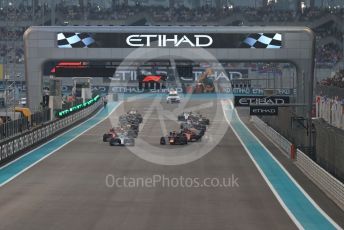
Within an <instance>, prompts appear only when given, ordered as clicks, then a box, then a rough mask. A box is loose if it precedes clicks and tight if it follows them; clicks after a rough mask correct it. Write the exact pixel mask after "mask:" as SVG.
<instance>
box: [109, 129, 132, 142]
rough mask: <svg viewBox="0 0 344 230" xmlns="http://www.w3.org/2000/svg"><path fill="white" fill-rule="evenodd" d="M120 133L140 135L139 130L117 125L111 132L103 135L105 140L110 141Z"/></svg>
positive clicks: (129, 135) (128, 135)
mask: <svg viewBox="0 0 344 230" xmlns="http://www.w3.org/2000/svg"><path fill="white" fill-rule="evenodd" d="M119 135H124V136H126V137H128V138H136V137H137V136H138V132H136V131H135V130H132V129H128V128H127V129H126V128H123V127H115V128H111V129H110V130H109V132H107V133H105V134H104V135H103V142H110V140H111V139H112V138H115V137H117V136H119Z"/></svg>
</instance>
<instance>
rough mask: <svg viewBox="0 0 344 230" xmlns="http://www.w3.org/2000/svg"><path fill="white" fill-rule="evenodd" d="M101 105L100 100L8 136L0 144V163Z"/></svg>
mask: <svg viewBox="0 0 344 230" xmlns="http://www.w3.org/2000/svg"><path fill="white" fill-rule="evenodd" d="M101 107H102V101H101V100H99V101H97V102H95V103H94V104H92V105H90V106H89V107H86V108H85V109H82V110H80V111H78V112H75V113H73V114H71V115H69V116H67V117H64V118H61V119H57V120H55V121H52V122H49V123H46V124H44V125H42V126H40V127H37V128H33V129H31V130H30V131H28V132H25V133H23V134H21V135H19V136H16V137H13V138H10V139H8V140H6V141H4V142H2V143H1V144H0V164H3V163H4V162H7V161H9V160H11V159H13V158H15V157H16V156H17V155H18V154H20V153H21V152H23V151H25V150H28V149H30V148H31V147H32V146H34V145H36V144H39V143H43V142H45V141H47V139H49V138H51V137H52V136H54V135H56V134H57V133H59V132H61V131H63V130H65V129H66V128H68V127H70V126H71V125H73V124H74V123H76V122H78V121H80V120H82V119H84V118H86V117H88V116H90V115H91V114H93V113H94V112H95V111H97V110H98V109H100V108H101Z"/></svg>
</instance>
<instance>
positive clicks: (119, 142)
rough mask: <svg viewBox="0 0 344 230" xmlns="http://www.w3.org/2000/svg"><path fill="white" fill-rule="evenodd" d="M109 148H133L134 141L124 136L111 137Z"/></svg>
mask: <svg viewBox="0 0 344 230" xmlns="http://www.w3.org/2000/svg"><path fill="white" fill-rule="evenodd" d="M109 144H110V146H134V145H135V139H134V138H130V137H128V136H126V135H124V134H119V135H118V136H115V137H112V138H111V139H110V141H109Z"/></svg>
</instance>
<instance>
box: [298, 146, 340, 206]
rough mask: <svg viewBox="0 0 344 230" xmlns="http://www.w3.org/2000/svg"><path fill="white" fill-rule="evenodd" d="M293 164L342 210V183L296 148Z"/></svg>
mask: <svg viewBox="0 0 344 230" xmlns="http://www.w3.org/2000/svg"><path fill="white" fill-rule="evenodd" d="M295 164H296V165H297V167H298V168H299V169H300V170H301V171H302V172H303V173H304V174H305V175H306V176H307V177H308V178H309V179H310V180H311V181H313V182H314V183H315V184H316V185H317V186H318V187H319V188H320V189H321V190H322V191H324V192H325V193H326V195H327V196H328V197H330V198H331V199H332V200H333V201H334V202H335V203H336V204H337V205H338V206H339V207H340V208H341V209H342V210H344V184H343V183H342V182H340V181H339V180H337V179H336V178H335V177H333V176H332V175H331V174H329V173H328V172H327V171H325V170H324V169H323V168H321V167H320V166H319V165H318V164H317V163H315V162H314V161H313V160H312V159H310V158H309V157H308V156H307V155H306V154H304V153H303V152H302V151H300V150H297V153H296V161H295Z"/></svg>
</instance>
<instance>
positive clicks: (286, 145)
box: [251, 116, 344, 210]
mask: <svg viewBox="0 0 344 230" xmlns="http://www.w3.org/2000/svg"><path fill="white" fill-rule="evenodd" d="M251 121H252V122H253V123H254V125H255V127H257V128H258V129H259V130H260V131H261V132H262V133H263V134H265V135H266V136H267V137H268V138H269V139H270V140H271V141H272V142H273V143H274V144H276V145H278V146H279V147H280V148H281V149H283V150H284V154H285V155H287V156H289V153H290V152H291V145H292V144H291V143H290V142H289V141H288V140H287V139H286V138H284V137H283V136H282V135H281V134H279V133H278V132H276V131H275V130H274V129H273V128H271V127H270V126H268V125H267V124H266V123H265V122H263V121H262V120H261V119H259V118H258V117H256V116H252V118H251ZM294 163H295V165H296V166H297V167H298V168H299V169H300V170H301V171H302V172H303V173H304V174H305V175H306V176H307V177H308V178H309V179H310V180H311V181H313V183H314V184H316V185H317V186H318V187H319V188H320V189H321V190H322V191H323V192H324V193H325V194H326V195H327V196H328V197H329V198H330V199H332V200H333V201H334V202H335V203H336V204H337V205H338V206H339V207H340V208H341V209H342V210H344V184H343V183H342V182H340V181H339V180H337V179H336V178H335V177H333V176H332V175H331V174H330V173H328V172H327V171H326V170H324V169H323V168H322V167H321V166H319V165H318V164H317V163H316V162H314V161H313V160H312V159H310V158H309V157H308V156H307V155H306V154H305V153H303V152H302V151H301V150H299V149H298V150H297V152H296V157H295V159H294Z"/></svg>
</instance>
